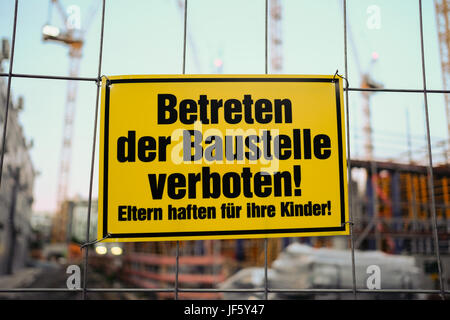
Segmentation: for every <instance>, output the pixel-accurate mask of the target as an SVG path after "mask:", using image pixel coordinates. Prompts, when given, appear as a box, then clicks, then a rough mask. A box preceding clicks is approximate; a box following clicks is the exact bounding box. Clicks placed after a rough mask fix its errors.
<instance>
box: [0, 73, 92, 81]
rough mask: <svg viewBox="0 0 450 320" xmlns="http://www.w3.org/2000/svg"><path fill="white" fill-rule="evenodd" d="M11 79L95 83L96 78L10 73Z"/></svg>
mask: <svg viewBox="0 0 450 320" xmlns="http://www.w3.org/2000/svg"><path fill="white" fill-rule="evenodd" d="M0 76H2V77H7V76H9V73H0ZM11 77H13V78H32V79H47V80H74V81H94V82H95V81H97V80H98V78H89V77H69V76H51V75H43V74H24V73H11Z"/></svg>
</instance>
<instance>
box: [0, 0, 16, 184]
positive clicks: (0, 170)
mask: <svg viewBox="0 0 450 320" xmlns="http://www.w3.org/2000/svg"><path fill="white" fill-rule="evenodd" d="M18 6H19V0H16V2H15V5H14V25H13V34H12V44H11V54H10V58H9V71H8V88H7V90H6V106H5V123H3V134H2V151H1V156H0V188H1V185H2V176H3V158H4V156H5V147H6V129H7V126H8V114H9V99H10V97H11V80H12V69H13V64H14V48H15V44H16V27H17V8H18Z"/></svg>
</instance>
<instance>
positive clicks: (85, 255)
mask: <svg viewBox="0 0 450 320" xmlns="http://www.w3.org/2000/svg"><path fill="white" fill-rule="evenodd" d="M104 27H105V0H103V6H102V25H101V31H100V50H99V58H98V72H97V77H98V80H97V98H96V100H95V116H94V134H93V138H92V155H91V173H90V177H89V198H88V212H87V225H86V243H88V242H89V231H90V230H89V229H90V227H91V205H92V186H93V182H94V165H95V146H96V140H97V120H98V105H99V96H100V86H101V70H102V57H103V31H104ZM88 256H89V246H86V247H85V251H84V268H83V300H85V299H86V298H87V268H88Z"/></svg>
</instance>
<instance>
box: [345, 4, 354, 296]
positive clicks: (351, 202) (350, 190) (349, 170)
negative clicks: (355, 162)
mask: <svg viewBox="0 0 450 320" xmlns="http://www.w3.org/2000/svg"><path fill="white" fill-rule="evenodd" d="M343 6H344V8H343V9H344V57H345V78H346V80H347V89H348V54H347V1H346V0H344V1H343ZM345 112H346V117H347V170H348V180H349V181H348V205H349V218H350V223H349V226H348V227H349V229H350V248H351V259H352V290H353V298H354V299H356V298H357V296H356V272H355V269H356V268H355V239H354V237H353V221H354V220H353V197H352V168H351V166H350V164H351V153H350V117H349V115H350V112H349V106H348V90H345Z"/></svg>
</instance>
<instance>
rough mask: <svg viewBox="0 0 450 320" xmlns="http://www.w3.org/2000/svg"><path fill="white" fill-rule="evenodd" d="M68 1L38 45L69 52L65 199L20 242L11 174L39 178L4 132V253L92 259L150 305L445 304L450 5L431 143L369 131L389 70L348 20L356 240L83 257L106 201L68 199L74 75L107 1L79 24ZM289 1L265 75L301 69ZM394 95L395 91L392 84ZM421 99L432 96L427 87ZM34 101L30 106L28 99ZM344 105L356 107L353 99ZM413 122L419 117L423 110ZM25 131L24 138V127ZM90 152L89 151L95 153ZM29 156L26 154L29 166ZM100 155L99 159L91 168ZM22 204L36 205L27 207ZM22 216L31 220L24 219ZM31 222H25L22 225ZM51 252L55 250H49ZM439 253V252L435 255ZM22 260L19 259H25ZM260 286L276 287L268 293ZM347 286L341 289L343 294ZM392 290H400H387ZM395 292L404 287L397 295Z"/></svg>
mask: <svg viewBox="0 0 450 320" xmlns="http://www.w3.org/2000/svg"><path fill="white" fill-rule="evenodd" d="M107 2H108V1H107ZM174 2H175V3H174V5H175V6H176V8H177V10H178V14H179V18H180V19H182V18H183V16H184V15H185V11H184V10H185V8H186V7H185V2H184V1H182V0H177V1H174ZM64 4H66V2H62V1H58V0H51V1H49V7H48V17H47V21H42V23H43V28H42V30H41V36H42V39H41V41H42V45H43V46H55V44H59V45H60V46H61V45H62V46H63V47H64V48H65V51H66V52H67V53H68V54H67V55H66V56H65V57H63V56H61V57H60V59H61V60H63V59H65V61H68V65H69V70H68V72H67V74H66V75H62V76H61V77H62V78H63V77H67V80H65V81H66V84H67V88H66V92H65V103H64V106H60V107H61V108H64V116H63V119H61V121H62V134H61V139H60V147H59V150H60V151H59V160H58V161H59V162H58V174H57V181H56V185H57V187H56V191H57V194H56V196H55V197H54V200H55V201H54V203H55V205H54V207H55V208H56V211H55V212H54V214H52V215H51V218H49V220H48V224H49V225H50V226H49V230H48V234H47V236H46V237H44V238H43V239H41V242H42V243H44V245H43V246H40V247H36V248H25V245H24V244H23V243H24V241H25V240H24V239H22V238H23V237H24V236H25V235H24V232H25V231H23V230H25V228H22V229H21V230H22V231H21V232H19V233H17V232H16V231H14V232H11V231H10V230H16V228H15V227H14V223H15V224H17V223H19V222H20V221H22V220H23V219H25V220H26V219H31V218H30V217H31V215H32V212H31V211H32V209H31V203H32V199H31V198H32V197H31V196H30V193H31V190H30V189H27V188H23V187H22V188H19V187H18V185H19V183H18V181H19V180H20V179H19V178H18V177H16V176H15V174H16V175H18V174H19V173H18V172H27V173H26V175H27V176H26V177H22V178H21V179H22V180H23V179H25V178H26V179H28V187H29V188H31V187H30V186H31V185H32V183H33V179H36V178H35V174H36V172H34V174H33V173H31V172H32V171H33V170H32V169H31V167H32V164H31V163H28V162H30V160H26V161H25V162H23V163H21V164H19V166H18V167H17V168H23V169H16V170H17V171H14V166H13V165H11V164H14V158H10V155H11V153H10V150H12V149H13V148H15V147H14V146H15V145H24V146H25V147H23V149H24V150H25V151H23V152H24V154H26V152H27V151H26V149H27V147H26V145H27V143H26V141H25V142H24V141H22V142H20V143H17V142H15V141H13V140H12V139H16V138H14V136H13V135H12V134H11V133H9V134H8V135H7V136H6V139H7V141H6V142H5V141H3V146H4V147H5V143H6V151H3V153H4V160H3V154H2V166H3V171H2V180H1V184H2V185H1V193H0V199H1V202H0V205H1V206H2V207H1V208H0V210H1V212H0V214H1V216H0V218H1V219H2V220H0V242H1V247H2V248H5V249H6V248H8V244H9V248H11V246H12V248H13V249H14V248H16V249H14V250H18V249H17V248H18V247H20V250H22V251H24V250H25V251H27V250H28V251H29V252H30V257H31V256H32V257H33V259H37V260H55V259H56V260H57V259H61V258H63V259H64V260H63V261H64V264H65V265H69V264H78V265H80V266H83V263H84V261H85V259H88V263H87V264H86V265H87V266H88V270H94V271H95V272H97V273H100V274H102V275H104V276H105V277H106V278H108V279H109V280H110V281H111V283H114V284H115V285H116V286H119V287H120V288H121V289H123V290H126V289H127V288H129V289H136V288H141V289H149V290H148V291H147V292H145V291H143V292H139V293H136V294H137V296H138V297H139V298H145V299H148V298H150V299H175V298H176V299H264V298H268V299H320V298H325V299H350V298H352V296H353V293H352V286H353V289H355V287H356V289H358V290H360V292H359V293H358V295H359V297H361V298H363V299H392V298H393V299H398V298H400V299H439V296H441V297H442V296H445V298H447V299H448V297H449V295H448V292H447V291H448V290H449V288H450V237H449V234H450V147H449V146H450V95H449V93H448V92H446V90H449V89H450V22H449V18H450V1H447V0H434V1H433V8H434V12H433V15H434V16H435V23H436V28H437V34H436V35H435V36H436V39H438V40H437V41H438V48H439V56H440V70H441V73H442V77H441V79H440V80H441V82H442V88H443V90H436V91H439V92H437V93H428V94H429V95H431V94H436V95H438V94H439V95H442V96H443V99H442V100H443V101H444V108H443V110H445V113H446V114H445V115H441V114H440V115H439V116H438V117H441V118H442V117H444V118H445V117H446V118H445V123H446V124H447V132H446V137H443V138H442V139H438V140H433V143H432V144H431V143H430V132H429V131H428V148H427V141H426V137H424V136H421V133H422V132H419V133H418V132H417V131H416V132H414V130H413V129H411V128H409V127H407V130H408V131H407V132H405V137H402V138H400V137H397V136H395V134H394V135H390V134H389V132H380V131H376V130H374V129H373V123H374V120H373V114H374V109H373V99H374V97H376V96H377V95H380V94H389V93H386V91H383V90H384V89H386V87H385V84H384V83H383V81H382V80H381V81H380V80H378V78H379V77H375V76H374V75H373V74H372V70H373V69H376V68H377V66H378V65H382V63H383V60H382V58H380V57H379V55H378V53H377V52H372V54H371V56H370V57H358V55H359V54H358V50H357V49H356V48H357V46H355V45H354V43H355V40H354V39H352V37H353V35H352V34H358V32H359V30H354V29H352V28H351V27H352V25H350V24H348V25H347V29H346V39H347V41H348V46H349V47H352V48H353V51H352V52H353V57H357V58H354V59H355V60H358V59H359V60H364V61H369V62H368V65H369V67H368V68H364V67H362V66H361V65H359V63H358V62H354V64H352V65H355V66H356V70H354V71H353V72H354V75H356V74H357V77H358V80H359V81H360V82H359V83H356V82H355V80H356V79H351V78H350V77H349V81H350V83H351V87H350V88H349V87H348V86H347V88H346V91H345V92H344V94H345V93H347V94H350V95H351V100H350V101H352V103H353V108H355V109H357V110H359V111H358V112H360V114H361V117H360V119H358V122H357V123H353V122H351V120H352V119H354V118H352V117H350V119H347V120H348V121H349V122H348V123H349V125H350V128H347V130H348V131H349V135H348V137H349V138H350V141H347V145H348V147H349V148H351V151H350V154H349V155H350V157H348V159H347V166H348V168H349V169H348V177H349V199H350V202H349V209H350V212H351V217H352V221H350V223H351V224H352V229H351V237H349V236H319V237H279V238H269V239H226V240H192V241H149V242H121V243H103V242H98V243H95V244H93V245H92V246H91V247H90V249H89V251H88V253H87V255H86V256H84V255H85V254H86V249H83V250H82V249H81V248H80V246H81V245H83V244H84V243H87V242H89V241H93V240H96V238H95V237H96V235H97V210H98V209H97V208H98V205H97V202H98V201H99V200H97V198H96V196H92V192H91V193H90V195H91V196H90V197H89V196H88V197H86V196H84V195H83V196H74V195H73V194H71V193H70V192H69V190H70V188H71V187H70V185H71V177H73V172H72V175H71V165H72V161H73V139H74V127H75V119H76V117H75V114H76V108H77V100H78V99H79V91H78V83H79V81H77V80H75V79H77V78H82V77H84V76H83V75H82V76H80V65H81V62H82V59H84V56H83V49H84V44H85V39H84V34H85V31H86V29H85V28H86V25H90V23H89V19H94V18H93V17H94V16H96V15H99V14H100V13H99V12H101V8H102V4H101V3H100V2H99V3H98V4H97V3H96V4H94V5H93V6H92V8H91V9H90V10H91V12H90V13H88V14H87V15H88V16H89V17H91V16H92V18H88V22H87V23H85V24H84V25H83V28H80V26H79V25H78V24H77V23H78V20H77V19H75V18H74V17H75V16H76V15H75V16H74V14H76V13H77V10H78V9H76V8H77V7H74V6H72V7H71V8H69V10H68V9H67V8H66V7H65V6H64ZM109 5H111V6H112V5H113V4H112V3H110V4H109ZM284 5H285V2H284V1H282V0H269V1H267V8H266V9H267V21H268V22H267V28H268V29H267V30H266V34H267V39H266V40H267V48H268V51H267V54H266V59H267V66H268V71H266V72H268V73H269V74H292V73H295V72H293V71H291V69H289V68H288V67H287V66H286V63H285V62H284V61H285V57H284V55H285V49H284V45H285V41H284V32H285V31H286V30H285V29H286V28H289V24H286V23H284V22H283V19H285V13H286V11H285V10H286V9H285V8H284ZM381 7H382V6H381ZM344 14H345V10H344ZM103 15H104V12H103ZM339 15H342V13H339ZM97 18H99V17H98V16H97ZM185 37H186V42H187V45H186V46H187V48H188V50H190V58H191V60H192V61H193V63H192V64H193V65H194V66H195V65H196V64H201V60H202V57H201V56H200V55H199V54H197V51H198V50H199V47H201V46H199V45H198V44H197V41H198V42H200V39H197V38H196V37H197V36H196V34H195V33H194V32H192V33H188V34H187V35H186V34H185ZM3 45H4V48H6V49H5V50H3V51H4V52H3V53H2V54H3V56H2V57H1V59H2V60H5V61H7V60H10V59H11V55H10V54H9V52H8V50H9V49H8V44H7V43H6V42H4V44H3ZM346 45H347V44H346ZM104 54H107V53H104ZM215 56H216V58H215V59H214V61H213V63H212V64H211V65H212V67H210V69H211V70H209V71H207V73H212V74H223V73H224V64H225V63H226V59H224V58H223V57H221V56H220V54H219V55H215ZM10 63H11V64H12V62H10ZM11 70H12V69H10V71H9V73H8V71H7V70H5V68H2V67H1V65H0V72H1V78H0V91H1V92H0V97H1V100H0V106H1V107H0V108H1V109H0V117H3V116H4V114H5V111H6V109H7V108H8V105H9V108H10V109H11V110H10V113H9V117H11V119H10V120H9V122H10V123H8V130H13V129H14V130H17V132H19V133H18V134H21V133H20V131H21V130H22V129H19V127H20V126H19V125H18V124H17V128H18V129H15V127H16V125H15V124H14V122H15V121H16V122H17V117H18V116H17V115H15V113H19V112H20V111H19V110H20V106H18V105H20V104H19V103H18V102H17V103H16V102H14V104H13V103H12V102H11V100H12V98H11V97H10V90H11V89H10V88H7V86H8V85H7V83H8V81H11V78H13V73H12V72H11ZM332 71H333V72H334V70H332ZM339 71H342V72H343V70H339ZM375 74H376V73H375ZM19 76H20V74H19V75H18V77H19ZM23 77H25V76H23ZM58 77H59V76H58ZM375 78H377V80H376V79H375ZM352 88H353V89H354V90H352ZM387 89H388V90H387V91H388V92H389V88H387ZM404 91H408V89H404ZM400 92H402V91H400ZM413 92H415V93H417V94H423V93H425V95H426V94H427V93H426V92H423V93H422V91H419V90H416V91H413ZM401 94H407V93H404V92H402V93H401ZM97 97H98V96H97ZM425 99H426V97H425ZM32 103H33V102H32V101H27V104H30V105H31V104H32ZM346 103H349V100H348V96H347V100H346ZM421 107H422V106H421ZM352 110H353V109H352ZM375 112H376V111H375ZM6 114H7V115H8V113H6ZM407 116H408V115H407ZM411 116H412V117H413V118H414V117H416V115H415V114H412V115H411ZM387 117H388V116H387ZM1 119H3V118H0V120H1ZM15 119H16V120H15ZM92 119H94V116H92ZM3 122H4V120H2V121H0V124H3ZM406 122H408V120H406ZM352 128H353V129H352ZM24 130H25V132H26V130H27V128H26V127H25V128H24ZM394 131H395V130H394ZM380 136H381V139H380ZM8 139H10V140H8ZM21 139H22V140H24V138H21ZM383 139H384V140H383ZM94 141H95V136H94ZM380 141H382V142H381V143H380ZM383 141H384V142H385V143H384V142H383ZM404 142H406V146H405V143H404ZM383 143H384V144H383ZM10 145H11V146H10ZM387 145H389V146H388V147H390V148H391V149H393V150H394V151H392V152H389V153H388V152H384V149H383V148H384V147H385V146H387ZM9 146H10V147H9ZM9 148H10V149H9ZM86 148H87V149H90V148H91V146H86ZM8 149H9V150H8ZM3 150H4V149H3ZM397 151H398V152H397ZM88 152H90V150H88ZM27 157H28V156H25V157H21V158H22V159H28V158H27ZM431 157H432V162H431V161H430V158H431ZM95 159H96V158H95V157H93V158H92V161H94V160H95ZM27 161H28V162H27ZM21 166H22V167H21ZM95 170H96V169H95ZM75 174H77V173H75ZM24 175H25V174H24ZM91 179H93V178H91ZM14 181H16V182H14ZM22 184H24V183H22ZM91 186H92V185H91ZM17 199H19V200H20V201H19V202H20V204H19V205H18V206H16V202H17V201H18V200H17ZM21 199H24V200H21ZM26 199H28V201H29V202H28V204H27V202H26V201H27V200H26ZM11 208H12V209H11ZM19 210H22V211H21V212H22V213H21V214H19V213H18V215H16V218H15V219H16V222H13V223H12V224H11V221H12V220H11V219H12V218H11V217H14V211H18V212H19ZM25 211H27V213H24V212H25ZM88 212H89V215H88ZM27 216H28V218H27ZM8 217H9V218H8ZM88 217H89V218H88ZM88 219H89V221H88ZM18 221H19V222H18ZM11 225H12V226H13V227H11ZM24 225H27V223H25V222H24ZM11 228H12V229H11ZM86 236H88V238H87V239H86ZM30 237H31V236H30ZM22 246H23V248H22ZM436 246H438V247H436ZM44 247H47V248H50V249H45V250H44ZM351 248H352V250H353V253H354V255H353V258H354V264H353V268H354V276H356V280H355V279H352V250H350V249H351ZM32 249H33V250H32ZM4 252H8V251H7V250H1V251H0V262H2V265H5V267H3V266H0V267H1V268H0V271H2V273H3V274H8V273H9V274H10V273H12V260H11V259H13V258H12V257H11V255H12V253H11V252H10V253H9V254H6V253H5V254H4ZM31 252H32V254H31ZM436 252H439V255H438V257H437V256H436ZM21 255H22V256H23V253H21ZM15 259H16V260H17V259H23V260H24V261H25V260H26V259H29V258H18V257H17V256H16V258H15ZM438 259H439V260H438ZM61 261H62V260H61ZM24 264H25V262H23V261H22V262H16V267H17V268H18V269H20V268H21V267H23V265H24ZM371 265H377V266H379V267H380V269H381V272H382V277H381V279H382V280H381V284H380V287H378V288H377V289H380V288H381V289H385V290H386V291H385V292H382V291H380V292H379V293H369V292H366V291H369V289H370V288H367V279H368V275H369V274H370V273H368V269H367V268H368V266H371ZM62 285H64V284H62ZM442 286H443V288H442ZM174 288H176V290H174ZM264 288H270V290H266V292H264ZM183 289H184V290H183ZM233 289H238V290H236V291H233ZM241 289H242V290H241ZM247 289H248V292H246V290H247ZM315 289H324V290H323V292H315V291H313V290H315ZM341 289H342V290H343V291H342V292H339V290H341ZM391 289H392V290H393V291H394V292H389V290H391ZM394 289H399V290H400V291H399V292H395V290H394ZM252 290H253V291H252ZM258 290H259V291H258ZM295 290H297V291H295ZM308 290H311V291H308ZM327 290H329V291H327ZM364 290H366V291H364ZM401 290H404V291H401ZM408 290H410V292H408ZM131 291H133V290H131ZM136 291H138V290H136ZM443 293H445V294H443Z"/></svg>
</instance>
